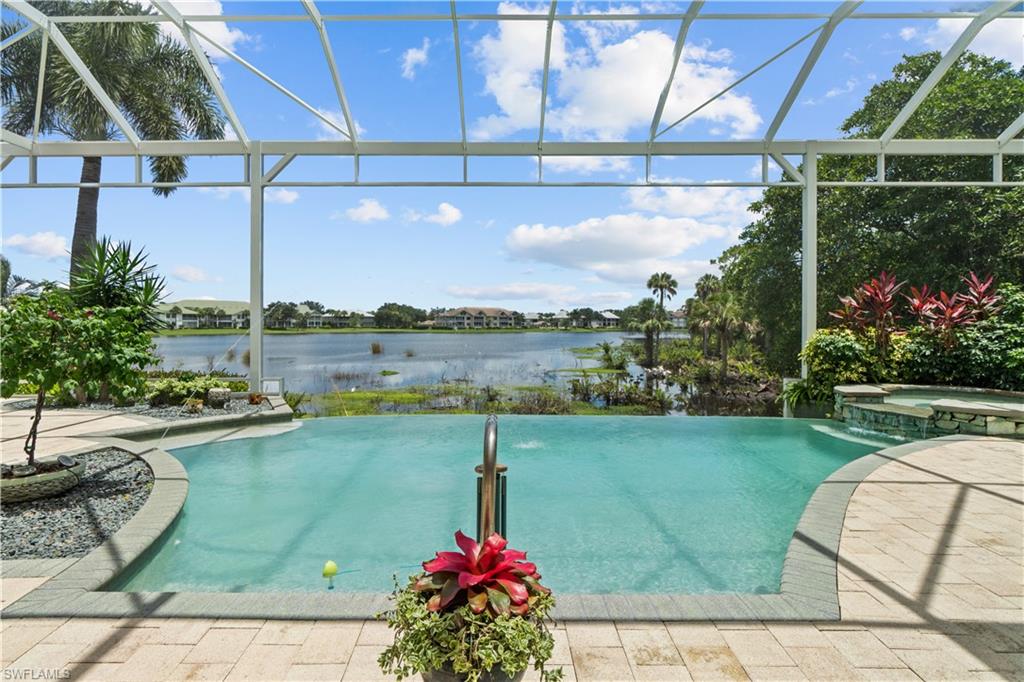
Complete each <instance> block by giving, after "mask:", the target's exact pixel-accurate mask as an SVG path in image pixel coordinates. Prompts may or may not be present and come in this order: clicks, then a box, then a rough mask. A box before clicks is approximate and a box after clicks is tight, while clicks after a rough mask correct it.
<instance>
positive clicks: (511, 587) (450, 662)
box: [378, 531, 562, 682]
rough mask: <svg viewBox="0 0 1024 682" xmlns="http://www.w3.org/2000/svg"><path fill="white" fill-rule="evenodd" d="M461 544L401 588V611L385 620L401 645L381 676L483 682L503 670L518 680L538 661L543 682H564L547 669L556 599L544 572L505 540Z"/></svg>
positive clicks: (462, 538)
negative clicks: (445, 676)
mask: <svg viewBox="0 0 1024 682" xmlns="http://www.w3.org/2000/svg"><path fill="white" fill-rule="evenodd" d="M455 542H456V544H457V545H458V547H459V549H460V550H461V551H459V552H438V553H437V556H436V557H435V558H433V559H431V560H430V561H425V562H423V570H424V573H422V574H420V575H416V576H412V577H411V578H410V579H409V583H408V585H407V586H406V587H405V588H404V589H398V588H397V587H396V590H395V593H394V595H393V599H394V601H395V607H394V609H393V610H391V611H389V612H387V613H385V614H382V617H383V618H385V619H386V620H387V623H388V626H389V627H391V628H392V629H393V630H394V631H395V642H394V644H392V645H391V646H389V647H388V648H387V649H385V650H384V651H383V652H382V653H381V655H380V657H379V658H378V662H379V663H380V666H381V669H383V670H384V672H386V673H389V674H395V675H397V677H398V679H400V680H401V679H404V678H405V677H409V676H411V675H415V674H416V673H422V674H424V677H425V678H426V679H430V677H429V675H430V674H431V673H434V672H440V671H445V672H448V673H452V674H455V675H457V676H458V677H459V678H460V679H464V680H467V681H469V682H477V681H478V680H481V679H490V678H489V677H488V675H490V674H492V672H497V670H498V669H500V670H501V671H503V672H504V673H505V674H506V675H508V676H509V677H513V678H514V677H515V676H516V675H517V674H519V673H520V672H522V671H524V670H526V668H527V667H529V665H530V663H531V661H532V662H533V666H534V668H535V669H537V670H538V671H540V673H541V679H542V680H544V681H545V682H555V681H557V680H560V679H561V678H562V671H561V669H556V670H545V669H544V663H545V661H547V659H548V658H550V657H551V652H552V649H553V647H554V639H553V638H552V637H551V633H550V632H548V630H547V627H546V626H545V622H544V621H545V618H546V617H547V614H548V611H550V609H551V607H553V606H554V599H553V598H552V596H551V591H550V590H548V589H547V588H546V587H544V586H543V585H541V584H540V575H539V574H538V573H537V568H536V566H534V565H533V564H532V563H530V562H528V561H526V553H525V552H520V551H518V550H514V549H511V548H509V547H508V543H507V542H506V541H505V539H504V538H502V537H501V536H500V535H498V534H497V533H495V534H493V535H491V536H490V537H489V538H487V539H486V540H485V541H484V542H483V544H482V545H481V544H478V543H477V542H476V541H475V540H473V539H472V538H469V537H467V536H466V535H464V534H463V533H462V532H461V531H459V532H457V533H456V534H455Z"/></svg>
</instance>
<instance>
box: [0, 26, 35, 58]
mask: <svg viewBox="0 0 1024 682" xmlns="http://www.w3.org/2000/svg"><path fill="white" fill-rule="evenodd" d="M38 30H39V26H38V25H37V24H32V25H30V26H26V27H25V28H24V29H22V30H20V31H18V32H17V33H15V34H14V35H12V36H11V37H10V38H8V39H7V40H5V41H3V42H2V43H0V52H3V51H4V50H6V49H7V48H9V47H10V46H11V45H14V44H15V43H17V42H19V41H21V39H22V38H28V37H29V36H30V35H32V34H33V33H35V32H36V31H38Z"/></svg>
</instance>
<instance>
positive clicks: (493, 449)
mask: <svg viewBox="0 0 1024 682" xmlns="http://www.w3.org/2000/svg"><path fill="white" fill-rule="evenodd" d="M497 474H498V417H497V416H495V415H493V414H492V415H490V416H488V417H487V423H486V424H485V425H484V465H483V471H482V472H481V481H480V515H479V518H480V528H479V529H478V530H479V532H480V534H479V536H478V538H477V539H478V540H479V541H480V542H483V541H484V540H486V539H487V538H489V537H490V536H491V533H493V532H494V483H495V481H496V480H497Z"/></svg>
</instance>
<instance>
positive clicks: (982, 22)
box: [879, 0, 1018, 147]
mask: <svg viewBox="0 0 1024 682" xmlns="http://www.w3.org/2000/svg"><path fill="white" fill-rule="evenodd" d="M1016 4H1018V2H1016V1H1015V0H1009V1H1007V0H1000V1H999V2H993V3H992V4H991V5H989V6H988V7H986V8H985V10H984V11H982V12H981V13H980V14H978V16H976V17H975V18H974V19H973V20H972V21H971V23H970V24H968V25H967V28H965V29H964V32H963V33H961V34H960V37H959V38H957V39H956V42H954V43H953V45H952V46H950V48H949V50H947V51H946V54H944V55H942V59H940V60H939V63H938V64H936V65H935V68H934V69H932V72H931V73H930V74H928V77H927V78H925V79H924V82H923V83H921V86H920V87H919V88H918V89H917V92H915V93H914V94H913V95H912V96H911V98H910V99H909V100H908V101H907V103H906V104H905V105H904V106H903V108H902V109H900V111H899V113H897V114H896V118H894V119H893V120H892V123H890V124H889V127H888V128H886V129H885V132H884V133H882V137H881V138H879V139H881V141H882V146H883V147H884V146H886V145H888V144H889V142H890V141H892V139H893V138H894V137H896V134H897V133H899V131H900V128H902V127H903V126H904V124H906V122H907V121H908V120H909V119H910V117H911V116H913V115H914V112H915V111H917V108H918V107H919V106H921V103H922V102H924V100H925V98H926V97H927V96H928V94H929V93H930V92H931V91H932V90H933V89H934V88H935V86H936V85H938V84H939V81H940V80H942V77H943V76H945V75H946V72H947V71H949V69H950V67H952V66H953V64H954V63H955V62H956V60H957V59H958V58H959V57H960V55H962V54H963V53H964V50H966V49H967V46H968V45H970V44H971V41H972V40H974V38H975V36H977V35H978V33H980V32H981V29H983V28H985V26H986V25H987V24H988V23H989V22H990V21H992V20H993V19H995V18H996V17H998V16H999V15H1001V14H1004V13H1006V12H1007V11H1008V10H1009V9H1010V8H1011V7H1013V6H1014V5H1016Z"/></svg>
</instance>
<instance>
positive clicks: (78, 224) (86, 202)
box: [71, 156, 103, 274]
mask: <svg viewBox="0 0 1024 682" xmlns="http://www.w3.org/2000/svg"><path fill="white" fill-rule="evenodd" d="M102 161H103V160H102V158H101V157H99V156H86V157H84V158H83V159H82V182H99V181H100V170H101V164H102ZM99 201H100V188H99V187H81V188H79V190H78V208H77V209H76V211H75V233H74V236H73V237H72V239H71V272H72V274H74V273H75V272H76V271H77V270H78V264H79V263H80V262H81V261H82V259H83V258H84V257H85V254H87V253H88V252H89V248H90V247H91V246H92V245H93V243H95V242H96V210H97V206H98V205H99Z"/></svg>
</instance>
